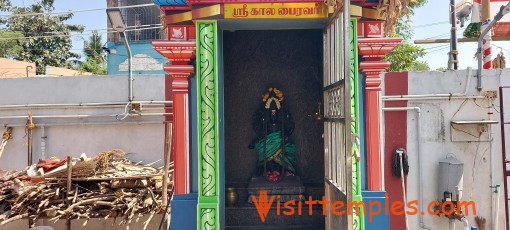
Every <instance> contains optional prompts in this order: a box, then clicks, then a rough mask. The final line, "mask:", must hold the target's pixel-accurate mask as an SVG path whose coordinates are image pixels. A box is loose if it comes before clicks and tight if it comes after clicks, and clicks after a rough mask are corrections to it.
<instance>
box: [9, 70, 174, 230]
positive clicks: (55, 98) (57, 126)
mask: <svg viewBox="0 0 510 230" xmlns="http://www.w3.org/2000/svg"><path fill="white" fill-rule="evenodd" d="M164 85H165V84H164V75H145V76H144V75H136V76H135V81H134V96H135V100H138V101H164V99H165V92H164ZM127 97H128V81H127V77H126V76H86V77H85V76H84V77H35V78H19V79H0V107H1V106H5V105H15V104H41V103H44V104H62V103H66V104H70V103H72V104H74V103H95V102H127V101H128V99H127ZM29 111H30V112H32V113H33V114H34V116H41V115H69V114H89V115H109V114H121V113H123V112H124V106H122V105H121V106H116V107H113V108H112V107H106V108H73V109H31V110H28V109H9V110H5V109H1V108H0V126H5V125H8V126H16V125H23V124H25V122H26V120H25V119H8V120H6V119H1V117H4V116H13V115H26V114H27V113H28V112H29ZM142 111H143V112H144V113H162V112H163V109H162V107H161V108H153V109H151V110H145V109H143V110H142ZM34 122H35V123H36V125H38V126H37V128H36V129H35V130H34V131H33V132H34V139H33V161H34V163H36V162H37V160H38V159H39V158H40V157H41V152H42V150H41V134H42V132H41V126H40V124H43V123H45V124H53V125H48V126H45V127H44V129H45V136H46V137H47V139H46V157H50V156H57V157H59V158H63V157H65V156H67V155H71V156H74V157H77V156H79V155H80V154H81V153H87V155H88V156H93V155H95V154H98V153H100V152H102V151H106V150H111V149H115V148H120V149H123V150H124V151H126V152H127V153H129V154H128V155H127V157H128V158H129V159H131V160H132V161H135V162H138V161H143V162H146V163H150V162H153V161H156V160H160V159H161V160H162V159H163V148H164V136H165V134H164V124H163V117H162V116H159V117H136V118H130V117H128V118H126V119H125V120H124V121H118V120H117V119H116V118H115V117H106V118H104V117H103V118H80V119H76V118H59V119H55V118H52V119H43V118H41V119H34ZM84 122H85V123H87V122H88V123H97V122H108V123H114V124H111V125H80V124H79V123H84ZM126 122H128V123H129V122H135V123H136V124H128V123H126ZM145 122H151V123H154V124H143V123H145ZM65 124H78V125H65ZM0 130H1V132H3V128H2V127H0ZM26 165H27V137H26V135H25V128H24V127H15V128H14V129H13V138H12V139H11V140H9V142H8V143H7V146H6V149H5V151H4V153H3V155H2V157H0V169H2V170H11V169H15V170H21V169H23V168H25V167H26ZM157 165H162V163H161V162H160V163H159V164H157ZM147 218H148V216H143V217H141V218H140V220H138V221H137V220H135V219H136V218H134V220H133V223H132V224H130V225H129V226H128V225H122V226H119V225H118V223H119V222H120V219H118V220H116V221H115V220H114V219H108V220H104V219H92V220H90V221H89V222H88V224H87V225H85V226H84V225H83V223H84V221H83V220H73V221H72V229H97V230H106V229H143V226H144V224H145V223H144V222H145V221H146V220H147ZM160 220H161V215H155V216H154V218H153V219H152V221H150V222H149V223H148V224H147V225H148V226H147V229H156V228H157V226H158V225H159V221H160ZM37 225H48V226H53V227H55V229H66V227H65V221H59V222H57V223H53V222H50V221H48V220H40V221H38V222H37ZM0 229H1V230H8V229H9V230H10V229H28V221H27V220H20V221H15V222H12V223H10V224H8V225H5V226H0Z"/></svg>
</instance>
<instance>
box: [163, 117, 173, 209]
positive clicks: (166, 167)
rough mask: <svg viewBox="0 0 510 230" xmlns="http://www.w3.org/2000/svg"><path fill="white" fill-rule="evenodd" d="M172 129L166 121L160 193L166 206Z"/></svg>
mask: <svg viewBox="0 0 510 230" xmlns="http://www.w3.org/2000/svg"><path fill="white" fill-rule="evenodd" d="M172 129H173V124H172V123H168V125H167V135H166V144H165V156H164V161H165V162H164V170H163V171H164V174H163V194H162V199H163V201H162V204H163V207H165V206H167V205H168V204H167V201H168V170H169V164H170V155H171V154H172V139H173V137H172Z"/></svg>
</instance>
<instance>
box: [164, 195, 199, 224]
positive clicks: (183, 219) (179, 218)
mask: <svg viewBox="0 0 510 230" xmlns="http://www.w3.org/2000/svg"><path fill="white" fill-rule="evenodd" d="M170 203H171V210H170V215H171V217H172V218H171V220H170V229H172V230H181V229H196V228H197V203H198V194H197V193H190V194H174V195H173V197H172V201H171V202H170Z"/></svg>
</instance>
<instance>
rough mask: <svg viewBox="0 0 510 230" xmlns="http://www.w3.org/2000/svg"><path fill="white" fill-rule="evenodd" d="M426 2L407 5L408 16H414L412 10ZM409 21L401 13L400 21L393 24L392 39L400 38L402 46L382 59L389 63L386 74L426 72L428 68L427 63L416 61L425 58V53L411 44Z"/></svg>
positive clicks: (419, 1)
mask: <svg viewBox="0 0 510 230" xmlns="http://www.w3.org/2000/svg"><path fill="white" fill-rule="evenodd" d="M426 2H427V0H418V1H416V2H410V3H409V9H410V12H409V14H410V15H413V14H414V10H415V9H416V8H418V7H421V6H423V5H425V3H426ZM410 23H411V20H410V19H409V18H408V17H407V16H406V14H405V12H402V15H401V17H400V19H399V20H398V21H397V23H396V24H395V32H394V33H393V34H392V37H402V39H403V41H402V44H400V45H399V46H397V47H396V48H395V49H393V50H392V51H391V52H390V53H389V54H387V55H386V56H385V57H384V60H386V61H389V62H390V63H391V65H390V67H389V68H388V69H386V71H388V72H401V71H428V70H430V67H429V65H428V64H427V63H425V62H421V61H418V59H419V58H421V57H423V56H425V54H427V52H426V51H425V49H423V48H422V47H421V46H418V45H414V44H412V43H411V38H412V37H413V33H414V32H413V29H412V28H411V26H410Z"/></svg>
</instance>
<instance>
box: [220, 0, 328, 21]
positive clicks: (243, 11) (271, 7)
mask: <svg viewBox="0 0 510 230" xmlns="http://www.w3.org/2000/svg"><path fill="white" fill-rule="evenodd" d="M224 10H225V19H277V18H281V19H303V18H327V17H328V8H327V6H326V5H325V4H324V3H313V2H306V3H287V2H286V3H251V4H246V3H226V4H225V5H224Z"/></svg>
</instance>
